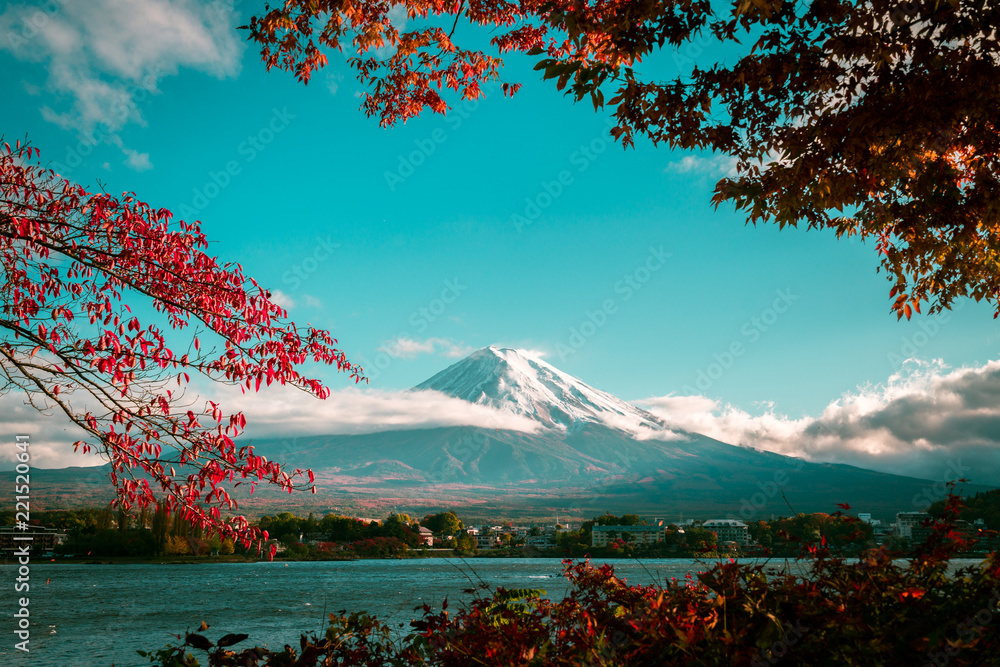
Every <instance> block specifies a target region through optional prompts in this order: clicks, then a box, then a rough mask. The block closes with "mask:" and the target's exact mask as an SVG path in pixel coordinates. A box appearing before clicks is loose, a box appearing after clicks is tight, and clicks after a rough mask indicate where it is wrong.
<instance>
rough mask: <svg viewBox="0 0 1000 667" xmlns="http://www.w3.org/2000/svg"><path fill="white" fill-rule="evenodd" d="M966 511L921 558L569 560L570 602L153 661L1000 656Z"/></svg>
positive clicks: (997, 598)
mask: <svg viewBox="0 0 1000 667" xmlns="http://www.w3.org/2000/svg"><path fill="white" fill-rule="evenodd" d="M960 507H961V504H960V502H959V499H958V498H957V497H955V496H952V498H951V502H950V504H949V506H948V508H947V509H946V512H945V513H944V515H943V516H942V517H941V518H940V519H938V520H936V521H935V523H934V526H933V532H932V534H931V537H930V538H929V539H928V541H927V542H926V543H925V545H924V549H923V551H922V553H921V554H920V556H919V557H916V558H913V559H912V560H910V561H908V562H901V561H899V560H898V559H896V558H895V557H896V556H897V554H894V553H892V552H890V551H888V550H886V549H885V548H881V547H880V548H877V549H872V550H868V551H866V552H864V553H863V554H862V556H861V558H859V559H856V560H853V561H847V560H845V559H843V558H840V557H838V556H836V555H835V554H833V553H831V551H830V550H829V549H828V548H827V546H826V545H825V544H819V545H807V546H805V547H804V549H803V552H802V554H801V555H800V556H799V559H800V560H801V561H804V562H805V563H806V564H807V565H808V573H807V574H806V575H805V576H796V575H794V574H791V573H790V572H788V571H787V569H785V570H784V571H782V570H779V569H777V568H775V567H773V566H768V565H767V564H753V565H748V564H744V563H739V562H736V561H728V562H719V563H715V564H713V565H712V566H711V567H708V568H707V569H706V571H705V572H702V573H699V574H698V575H697V576H696V577H695V576H689V577H688V578H687V579H685V580H681V581H677V580H672V581H669V582H664V583H663V584H662V585H658V586H656V585H651V586H630V585H628V584H627V583H626V582H625V581H624V580H622V579H620V578H618V577H616V576H615V573H614V570H613V568H612V567H611V566H609V565H604V566H602V567H599V568H598V567H594V566H592V565H591V564H590V563H589V562H588V561H572V560H567V561H565V576H566V577H567V578H568V579H569V581H570V582H571V584H572V588H571V590H570V592H569V593H568V594H567V596H566V597H565V598H564V599H562V600H548V599H545V598H544V597H542V596H543V595H544V591H536V590H516V591H509V590H505V589H502V588H500V589H498V590H497V591H495V592H494V593H493V594H492V595H490V596H484V597H479V598H478V599H476V600H475V601H473V602H472V603H470V604H469V605H468V606H467V608H465V609H462V610H460V611H459V612H457V613H455V614H452V613H451V612H450V611H449V610H448V608H447V606H448V605H447V602H445V604H444V607H443V609H441V610H440V611H435V610H432V609H431V608H430V607H429V606H426V605H425V606H424V607H423V608H422V609H423V617H422V618H421V619H420V620H418V621H414V622H413V623H412V624H411V625H412V631H411V633H410V634H409V635H407V636H405V637H401V638H398V637H396V636H395V635H394V633H393V632H392V631H391V630H390V628H389V627H388V626H387V625H385V624H383V623H381V622H380V621H378V620H377V619H375V618H372V617H370V616H368V615H365V614H353V615H350V616H337V615H331V617H330V626H329V628H328V629H327V630H326V633H325V634H324V635H323V636H322V637H311V638H307V637H305V636H302V637H301V638H300V641H299V648H298V649H293V648H292V647H290V646H285V650H284V651H281V652H275V651H270V650H267V649H263V648H251V649H245V650H242V651H237V650H235V649H232V648H231V646H232V645H234V644H235V643H239V642H241V641H243V640H245V639H246V638H247V637H246V635H227V636H226V637H223V638H222V639H220V640H219V642H218V643H217V644H215V645H213V644H212V642H210V641H209V640H208V639H207V638H206V637H205V636H204V635H201V634H188V635H187V637H186V640H185V643H184V644H183V645H181V646H177V647H170V646H168V647H167V648H165V649H162V650H160V651H158V652H156V653H155V654H150V655H148V656H147V657H148V658H149V660H150V662H152V663H154V664H157V665H163V666H164V667H166V666H171V667H172V666H176V665H182V666H184V667H187V666H189V665H197V664H199V663H198V661H197V660H196V659H195V658H194V656H193V655H192V654H191V653H190V652H189V651H190V650H192V649H194V650H197V651H201V652H204V653H206V655H207V659H208V665H211V666H230V665H232V666H235V665H247V666H257V665H260V666H265V665H266V666H268V667H284V666H292V665H296V666H300V665H301V666H305V665H309V666H315V665H376V666H395V665H440V666H452V665H454V666H455V667H459V666H461V667H465V666H466V665H471V664H479V665H497V666H501V665H503V666H507V665H560V666H562V665H565V666H570V665H574V666H575V665H609V666H610V665H628V666H629V667H635V666H637V665H723V664H725V665H729V664H732V665H753V666H758V665H803V664H806V665H886V664H904V665H915V666H919V665H937V666H940V665H1000V556H998V554H997V553H992V554H990V555H989V556H988V557H987V558H986V559H985V560H983V561H982V562H981V563H980V564H978V565H977V566H974V567H968V568H964V569H961V570H959V571H958V572H955V573H951V574H949V573H948V565H949V562H950V560H951V558H952V557H953V556H954V555H955V554H956V553H958V552H959V550H961V549H962V548H964V547H965V546H966V545H965V544H964V543H963V539H962V537H961V535H960V534H959V533H957V532H956V531H955V530H954V518H955V517H956V516H957V512H958V510H959V509H960ZM841 520H843V521H848V522H849V521H852V520H853V521H856V520H854V519H850V518H843V517H842V518H841ZM203 627H207V626H203Z"/></svg>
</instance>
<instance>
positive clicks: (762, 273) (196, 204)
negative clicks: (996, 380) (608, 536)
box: [0, 0, 1000, 418]
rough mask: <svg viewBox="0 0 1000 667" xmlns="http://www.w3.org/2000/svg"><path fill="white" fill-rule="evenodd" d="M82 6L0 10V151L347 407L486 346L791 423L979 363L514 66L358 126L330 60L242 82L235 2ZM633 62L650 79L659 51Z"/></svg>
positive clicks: (985, 340)
mask: <svg viewBox="0 0 1000 667" xmlns="http://www.w3.org/2000/svg"><path fill="white" fill-rule="evenodd" d="M105 4H108V3H107V2H105V1H104V0H101V2H96V3H93V4H91V5H88V6H86V7H76V8H63V9H60V10H59V11H58V12H57V13H46V12H47V11H48V10H44V9H35V8H32V7H30V6H22V5H13V6H10V7H8V9H7V10H5V11H4V13H3V14H0V34H2V35H3V41H2V43H0V86H2V89H3V90H4V104H3V106H2V109H0V114H2V119H3V122H2V125H0V127H2V128H3V129H2V131H3V133H4V136H5V138H6V140H8V141H13V140H14V139H18V138H22V137H24V136H27V137H28V138H29V139H30V140H31V141H32V142H33V143H34V144H35V145H36V146H37V147H38V148H40V149H41V151H42V159H43V161H44V162H50V163H51V164H52V166H54V167H56V168H57V169H58V170H59V171H60V172H61V173H63V174H64V175H65V176H67V177H70V178H71V179H73V180H75V181H78V182H80V183H83V184H85V185H87V186H90V187H95V188H96V187H104V188H106V189H107V190H109V191H111V192H115V193H118V192H121V191H126V190H127V191H134V192H136V193H137V194H138V195H139V197H140V198H142V199H144V200H145V201H147V202H149V203H151V204H153V205H154V206H157V207H167V208H169V209H171V210H173V211H174V212H175V213H176V214H178V216H179V217H185V218H191V217H197V218H199V219H200V220H201V221H202V222H203V226H204V230H205V232H206V234H207V235H208V236H209V237H210V238H211V239H212V240H213V241H214V243H213V246H212V252H213V253H216V254H218V255H219V256H220V257H222V258H225V259H229V260H233V261H239V262H240V263H242V264H243V266H244V267H245V269H246V271H247V273H248V274H250V275H252V276H254V277H256V278H257V280H258V281H259V282H261V283H262V284H264V285H266V286H269V287H270V288H271V289H272V290H275V291H279V292H280V293H281V294H283V295H284V296H285V297H286V298H287V299H288V300H289V303H290V304H291V307H290V312H291V315H292V317H293V318H294V319H296V320H302V321H308V322H311V323H313V324H315V325H319V326H322V327H326V328H329V329H331V330H332V331H333V332H334V334H335V335H336V336H337V337H338V338H339V339H340V342H341V344H342V346H343V349H344V350H345V351H346V352H347V354H348V356H349V358H351V359H353V360H356V361H360V362H362V363H364V364H365V365H366V366H367V367H368V368H369V370H370V373H371V377H372V382H371V385H372V386H373V387H380V388H384V389H387V390H390V389H405V388H408V387H411V386H413V385H415V384H417V383H419V382H420V381H422V380H424V379H426V378H427V377H429V376H430V375H432V374H433V373H435V372H437V371H438V370H440V369H442V368H444V367H445V366H447V365H448V364H450V363H452V362H453V361H454V360H455V358H457V357H458V356H460V355H461V354H462V353H463V352H464V351H466V350H472V349H475V348H480V347H484V346H486V345H490V344H500V345H503V346H512V347H521V348H527V349H531V350H535V351H539V352H544V353H546V359H547V360H548V361H549V362H550V363H552V364H553V365H555V366H557V367H559V368H562V369H563V370H565V371H567V372H569V373H571V374H573V375H576V376H577V377H580V378H581V379H583V380H584V381H586V382H588V383H590V384H592V385H594V386H596V387H598V388H601V389H604V390H606V391H609V392H611V393H614V394H616V395H619V396H621V397H622V398H625V399H629V400H638V399H644V398H648V397H662V396H665V395H669V394H676V395H680V394H699V395H703V396H705V397H708V398H711V399H715V400H717V401H720V402H722V403H729V404H732V405H733V406H738V407H740V408H742V409H744V410H747V411H750V412H754V411H759V410H760V409H761V406H760V404H762V403H769V402H770V403H772V404H773V408H774V409H775V410H777V411H778V412H780V413H782V414H784V415H788V416H789V417H791V418H798V417H802V416H805V415H817V414H818V413H819V412H820V411H821V410H823V408H824V407H825V406H827V405H828V404H829V403H830V402H831V401H832V400H834V399H837V398H838V397H839V396H840V395H841V394H843V393H844V392H853V391H856V389H857V388H858V387H859V386H862V385H866V384H869V383H874V384H883V383H886V382H887V380H888V378H889V377H890V375H891V374H893V373H894V372H896V371H898V370H899V365H900V362H901V361H902V360H903V359H905V358H907V357H918V358H921V359H928V360H929V359H940V360H943V362H944V364H945V365H946V366H949V367H952V368H959V367H963V366H975V367H979V366H982V365H983V364H985V363H986V362H988V361H989V360H991V359H995V358H996V357H997V356H998V355H997V349H998V348H997V343H998V341H1000V337H998V332H997V325H996V323H995V322H994V320H993V319H992V313H991V312H990V310H989V309H988V308H986V307H983V306H980V305H977V304H974V303H963V304H962V306H963V307H962V308H961V309H960V310H959V311H958V312H956V313H953V314H951V315H950V317H948V318H946V320H947V321H946V322H941V321H940V320H939V318H933V317H926V316H915V317H914V320H913V321H912V322H905V321H904V322H897V321H896V318H895V316H894V315H893V314H891V313H890V310H889V306H890V299H889V297H888V290H889V284H888V282H887V281H886V280H885V278H884V276H883V275H880V274H877V273H876V268H877V257H876V254H875V250H874V248H873V247H872V246H870V245H869V246H866V245H862V244H860V243H857V242H848V241H837V240H836V239H835V238H834V237H833V235H832V234H830V233H826V232H806V231H804V230H785V231H778V230H777V228H775V227H769V226H765V227H756V228H755V227H748V226H746V225H745V224H744V223H745V219H744V217H743V216H741V215H739V214H737V213H735V212H734V211H733V210H732V209H731V208H727V207H721V208H720V209H719V210H715V209H713V207H712V206H711V204H710V197H711V192H712V188H713V186H714V183H715V182H716V180H718V178H720V177H721V176H722V175H723V174H724V173H725V170H726V168H727V167H726V162H725V160H722V159H720V158H717V157H713V156H711V155H694V154H691V153H683V152H677V151H671V150H668V149H667V148H654V147H652V146H650V145H648V144H647V143H644V142H642V141H641V140H640V141H639V142H638V146H637V147H636V148H635V149H634V150H623V149H622V148H621V147H620V146H619V145H617V144H614V143H612V142H611V139H610V137H609V136H608V133H607V129H606V116H607V114H606V113H595V112H594V110H593V108H592V107H591V106H590V104H589V103H581V104H577V105H574V104H573V103H572V102H571V100H570V99H569V98H566V97H564V96H563V95H562V94H561V93H559V92H557V91H556V90H555V87H554V85H552V84H551V82H542V81H541V80H540V76H539V74H538V73H535V72H533V71H532V69H531V67H532V62H531V61H529V60H528V59H526V58H519V57H516V56H512V57H508V58H507V59H506V60H507V68H506V75H507V78H508V80H512V81H521V82H523V84H524V87H523V89H522V91H521V92H520V93H519V94H518V95H516V96H515V97H514V98H513V99H504V98H502V97H501V95H500V94H499V93H498V92H494V93H493V94H491V95H490V96H489V97H488V98H487V99H485V100H481V101H479V102H478V103H470V102H466V103H457V104H456V105H455V106H456V108H454V109H453V110H452V111H451V112H449V114H448V116H447V117H442V116H439V115H437V116H435V115H430V114H429V113H427V114H425V115H424V116H422V117H420V118H419V119H415V120H411V121H410V122H408V123H407V124H406V125H403V126H399V127H395V128H390V129H383V128H380V127H379V126H378V123H377V121H376V120H375V119H369V118H366V117H365V116H364V114H363V113H362V112H361V111H360V110H359V108H358V107H359V103H360V101H359V100H358V99H357V98H356V97H355V93H357V92H358V90H359V87H358V84H357V83H356V82H355V81H354V79H353V77H352V74H351V71H350V70H349V69H348V68H347V67H346V64H345V63H344V62H343V60H342V59H341V58H338V57H336V56H335V57H332V58H331V61H330V63H331V65H330V67H329V68H328V69H327V70H325V71H323V72H321V73H320V74H318V75H317V76H316V78H315V79H314V81H313V82H312V83H311V84H310V85H309V86H308V87H304V86H302V85H301V84H299V83H297V82H296V81H295V80H294V79H293V77H291V76H290V75H288V74H286V73H283V72H277V71H275V72H271V73H267V72H265V71H264V68H263V66H262V65H261V64H260V62H259V58H258V54H257V51H256V49H255V48H253V47H248V46H247V45H246V44H245V43H244V42H243V41H242V40H243V35H242V34H240V33H239V32H238V31H237V30H236V29H235V26H236V25H239V24H240V23H241V19H242V20H246V19H247V17H248V15H249V12H250V11H252V10H255V9H257V5H256V4H255V3H241V4H239V6H238V9H237V10H236V11H235V13H233V12H232V11H230V9H229V8H228V7H226V6H225V5H224V4H219V3H213V4H210V5H208V7H209V9H205V7H204V6H203V5H202V4H201V3H193V2H186V1H185V2H181V1H178V2H172V3H167V2H160V3H155V2H152V0H148V1H143V2H137V3H135V5H136V14H135V15H134V16H129V17H125V18H123V17H121V16H114V15H113V13H112V14H108V13H107V12H108V11H109V10H108V8H106V7H103V5H105ZM160 5H163V6H171V7H173V11H176V12H177V13H178V16H179V17H181V18H183V19H184V21H187V23H185V22H184V21H181V20H176V21H173V23H172V24H171V26H170V28H169V31H178V32H179V33H183V34H185V35H187V36H193V37H192V39H189V40H187V41H186V42H184V43H185V44H186V45H185V46H184V47H181V46H179V45H178V44H179V43H180V41H181V40H175V39H172V38H171V35H172V33H170V34H167V33H165V32H164V31H167V29H166V28H159V27H157V26H156V25H154V24H153V23H150V21H153V18H151V17H153V16H154V12H153V11H152V9H151V8H153V7H154V6H156V7H159V6H160ZM213 8H214V9H213ZM213 11H214V12H215V13H212V12H213ZM39 12H41V15H42V16H43V17H44V21H43V22H42V23H43V25H42V26H41V27H39V28H38V29H37V31H36V32H35V33H34V34H33V35H32V36H30V37H28V36H27V33H28V32H31V31H30V30H27V29H26V28H25V26H26V25H28V24H27V23H26V21H29V22H30V21H31V20H32V17H34V19H35V20H36V22H37V17H38V16H39V15H40V14H39ZM143 12H146V13H143ZM147 19H148V20H147ZM144 21H146V23H144ZM150 26H152V27H150ZM129 30H131V31H133V32H134V33H136V34H137V35H138V37H135V38H129V37H128V36H127V35H126V34H125V33H127V32H128V31H129ZM169 31H167V32H169ZM185 31H186V32H185ZM116 40H117V41H116ZM119 42H120V43H119ZM658 67H659V70H660V71H662V73H663V74H664V76H667V75H670V74H672V73H673V72H674V71H676V69H675V68H674V65H673V61H672V59H671V58H670V57H664V58H661V61H660V62H659V64H658ZM102 87H103V88H102ZM105 89H106V90H105ZM102 91H103V92H102ZM107 91H110V92H107ZM109 100H110V102H109ZM115 100H117V103H116V102H115ZM123 100H124V104H122V101H123ZM451 101H452V102H453V103H454V102H455V100H451ZM116 104H117V105H116ZM122 109H126V110H127V111H128V112H127V113H121V110H122ZM116 110H117V111H116ZM91 133H94V136H97V137H98V138H99V139H100V141H99V142H98V144H97V145H96V147H92V146H89V145H88V144H87V141H88V139H87V137H88V136H91ZM526 223H527V224H526ZM664 255H669V257H666V258H664V257H663V256H664ZM927 332H930V335H929V334H928V333H927ZM398 339H404V340H403V344H402V345H394V344H393V341H396V340H398ZM387 350H388V352H387ZM429 350H433V351H429ZM733 351H736V352H737V354H735V355H732V352H733ZM390 353H391V354H390ZM449 354H450V355H452V356H448V355H449ZM393 355H395V356H393ZM730 355H732V356H730ZM331 380H332V384H333V387H334V388H338V387H343V386H346V385H347V384H348V383H349V380H348V379H347V378H346V377H339V378H338V377H332V378H331Z"/></svg>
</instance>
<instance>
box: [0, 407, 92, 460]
mask: <svg viewBox="0 0 1000 667" xmlns="http://www.w3.org/2000/svg"><path fill="white" fill-rule="evenodd" d="M0 431H2V432H3V433H4V434H5V435H4V437H5V438H6V442H4V443H3V445H2V446H0V470H12V469H13V468H14V465H15V464H16V463H17V461H16V458H15V455H16V454H17V451H18V450H17V449H15V447H14V436H16V435H27V436H29V442H30V445H29V452H30V454H31V466H32V467H34V468H64V467H67V466H97V465H103V464H104V463H106V460H105V459H102V458H100V457H98V456H96V455H94V454H82V453H75V452H74V451H73V447H72V445H73V443H74V442H76V441H77V440H81V439H84V438H85V437H86V436H87V433H86V432H85V431H84V430H83V429H81V428H80V427H79V426H77V425H76V424H73V423H72V422H70V421H69V419H68V418H66V417H65V416H64V415H63V414H62V413H61V412H56V411H52V410H50V411H47V412H46V413H41V412H39V411H38V410H36V409H35V408H33V407H32V406H31V405H29V404H28V403H27V401H26V400H25V397H24V394H21V393H20V392H18V391H17V390H16V389H15V390H13V391H12V392H11V393H8V394H3V395H0Z"/></svg>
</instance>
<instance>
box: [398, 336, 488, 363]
mask: <svg viewBox="0 0 1000 667" xmlns="http://www.w3.org/2000/svg"><path fill="white" fill-rule="evenodd" d="M378 350H379V351H380V352H385V353H386V354H388V355H389V356H390V357H396V358H397V359H413V358H414V357H418V356H420V355H421V354H438V355H440V356H442V357H448V358H450V359H457V358H461V357H466V356H468V355H470V354H472V353H473V352H475V351H476V348H474V347H471V346H469V345H465V344H464V343H456V342H455V341H453V340H451V339H450V338H427V339H425V340H416V339H414V338H407V337H406V336H400V337H399V338H396V339H395V340H391V341H386V342H385V343H383V344H382V345H381V346H380V347H379V348H378Z"/></svg>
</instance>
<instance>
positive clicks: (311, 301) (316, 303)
mask: <svg viewBox="0 0 1000 667" xmlns="http://www.w3.org/2000/svg"><path fill="white" fill-rule="evenodd" d="M302 301H303V302H304V303H305V304H306V305H307V306H309V307H310V308H322V306H323V302H322V301H320V300H319V299H317V298H316V297H314V296H312V295H311V294H303V295H302Z"/></svg>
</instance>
